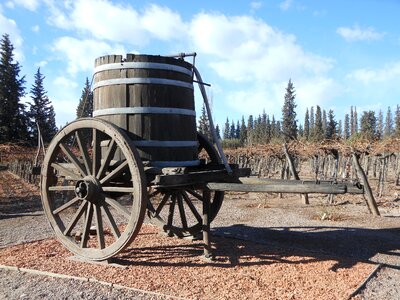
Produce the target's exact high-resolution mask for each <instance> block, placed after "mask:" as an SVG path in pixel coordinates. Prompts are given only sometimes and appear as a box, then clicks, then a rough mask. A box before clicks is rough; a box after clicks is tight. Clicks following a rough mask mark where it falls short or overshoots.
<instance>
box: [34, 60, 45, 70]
mask: <svg viewBox="0 0 400 300" xmlns="http://www.w3.org/2000/svg"><path fill="white" fill-rule="evenodd" d="M47 63H48V62H47V61H46V60H42V61H39V62H36V63H35V66H36V67H39V68H42V67H44V66H46V65H47Z"/></svg>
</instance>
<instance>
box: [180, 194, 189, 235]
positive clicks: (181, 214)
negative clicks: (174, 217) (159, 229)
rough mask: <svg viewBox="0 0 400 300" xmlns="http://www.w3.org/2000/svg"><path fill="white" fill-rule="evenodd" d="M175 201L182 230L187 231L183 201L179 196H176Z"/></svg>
mask: <svg viewBox="0 0 400 300" xmlns="http://www.w3.org/2000/svg"><path fill="white" fill-rule="evenodd" d="M177 201H178V208H179V214H180V216H181V221H182V226H183V230H187V228H188V225H187V220H186V214H185V208H184V207H183V200H182V196H181V195H180V194H178V195H177Z"/></svg>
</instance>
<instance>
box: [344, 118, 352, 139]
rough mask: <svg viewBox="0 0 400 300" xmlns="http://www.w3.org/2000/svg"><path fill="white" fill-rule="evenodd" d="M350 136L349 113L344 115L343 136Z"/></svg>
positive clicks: (346, 137) (345, 137)
mask: <svg viewBox="0 0 400 300" xmlns="http://www.w3.org/2000/svg"><path fill="white" fill-rule="evenodd" d="M349 137H350V118H349V114H345V116H344V128H343V138H344V139H345V140H347V139H348V138H349Z"/></svg>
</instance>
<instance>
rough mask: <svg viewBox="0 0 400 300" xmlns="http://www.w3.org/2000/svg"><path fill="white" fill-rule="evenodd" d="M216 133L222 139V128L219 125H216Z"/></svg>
mask: <svg viewBox="0 0 400 300" xmlns="http://www.w3.org/2000/svg"><path fill="white" fill-rule="evenodd" d="M215 133H216V135H217V138H218V139H219V140H220V139H221V130H220V129H219V125H218V124H217V126H215Z"/></svg>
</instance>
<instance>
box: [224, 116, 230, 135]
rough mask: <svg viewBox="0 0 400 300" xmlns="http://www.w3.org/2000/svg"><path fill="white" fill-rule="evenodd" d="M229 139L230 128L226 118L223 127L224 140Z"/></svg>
mask: <svg viewBox="0 0 400 300" xmlns="http://www.w3.org/2000/svg"><path fill="white" fill-rule="evenodd" d="M229 138H230V126H229V119H228V118H226V122H225V127H224V140H226V139H229Z"/></svg>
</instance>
